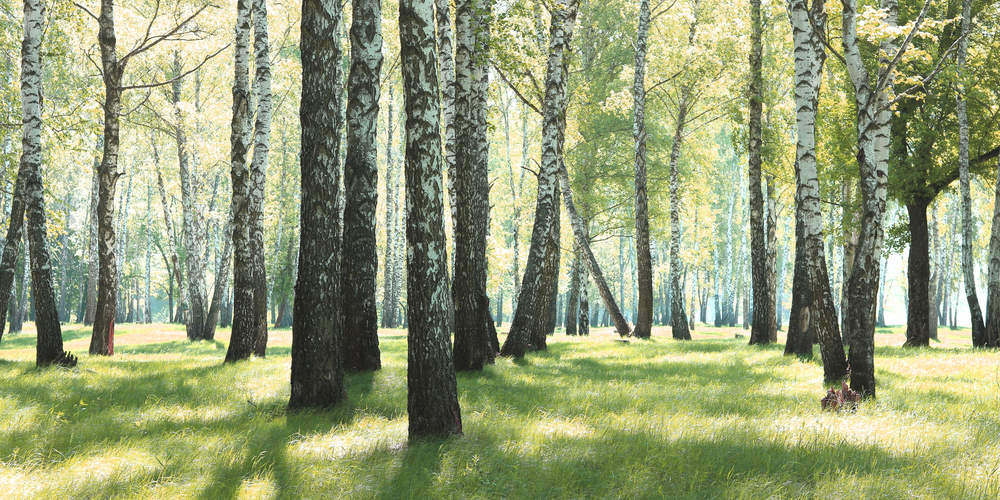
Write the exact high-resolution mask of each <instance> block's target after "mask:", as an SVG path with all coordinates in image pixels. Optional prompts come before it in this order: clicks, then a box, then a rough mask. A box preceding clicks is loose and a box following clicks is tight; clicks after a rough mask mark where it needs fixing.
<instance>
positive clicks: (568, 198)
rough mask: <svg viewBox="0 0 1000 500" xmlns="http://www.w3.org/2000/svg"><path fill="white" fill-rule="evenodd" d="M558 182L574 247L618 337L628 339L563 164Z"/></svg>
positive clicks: (629, 332)
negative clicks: (574, 199) (574, 201)
mask: <svg viewBox="0 0 1000 500" xmlns="http://www.w3.org/2000/svg"><path fill="white" fill-rule="evenodd" d="M559 180H560V183H561V185H562V195H563V203H565V204H566V211H567V212H569V219H570V222H572V225H573V236H574V237H575V240H576V246H577V248H578V249H580V250H581V251H582V252H583V256H582V259H583V262H584V263H585V264H586V265H587V270H588V272H589V274H590V276H591V277H593V278H594V284H595V285H596V286H597V293H598V294H600V296H601V300H602V301H603V302H604V307H605V308H606V309H607V311H608V312H609V313H610V314H611V320H612V321H613V322H614V324H615V330H616V331H617V332H618V335H619V336H620V337H628V336H629V335H630V334H631V331H630V330H631V329H630V328H629V325H628V321H626V320H625V316H624V315H623V314H622V312H621V309H619V308H618V303H617V302H615V296H614V292H612V290H611V287H609V286H608V282H607V281H605V279H604V273H603V272H601V266H600V265H599V264H598V263H597V258H596V257H594V252H592V251H591V249H590V234H589V231H588V229H587V225H586V223H585V222H584V220H583V218H582V217H580V214H579V213H578V212H577V211H576V204H575V203H573V192H572V190H570V186H569V175H568V174H567V172H566V165H565V164H560V168H559Z"/></svg>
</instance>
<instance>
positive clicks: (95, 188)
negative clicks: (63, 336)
mask: <svg viewBox="0 0 1000 500" xmlns="http://www.w3.org/2000/svg"><path fill="white" fill-rule="evenodd" d="M98 143H99V144H102V146H101V147H102V148H103V143H104V139H103V137H102V138H101V139H100V140H99V141H98ZM100 165H101V164H100V160H99V159H98V160H96V161H95V162H94V175H93V179H92V181H91V185H90V210H89V211H88V212H89V214H90V215H89V216H88V217H87V291H86V298H87V306H86V310H85V312H84V315H83V326H91V325H93V324H94V315H95V314H96V313H97V280H98V273H99V271H100V263H99V261H98V257H97V256H98V251H97V200H98V197H99V192H100V176H99V174H98V171H99V169H100Z"/></svg>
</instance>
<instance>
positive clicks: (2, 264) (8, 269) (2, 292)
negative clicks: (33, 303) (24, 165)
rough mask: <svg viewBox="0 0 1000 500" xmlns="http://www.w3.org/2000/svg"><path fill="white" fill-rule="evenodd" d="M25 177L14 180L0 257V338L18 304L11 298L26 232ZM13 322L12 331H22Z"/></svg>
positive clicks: (19, 176)
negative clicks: (22, 240)
mask: <svg viewBox="0 0 1000 500" xmlns="http://www.w3.org/2000/svg"><path fill="white" fill-rule="evenodd" d="M24 179H25V178H24V177H22V176H21V175H18V176H17V180H16V181H14V192H13V194H12V195H11V197H12V198H13V201H12V202H11V205H10V220H9V221H8V222H7V237H6V240H5V243H4V249H3V256H2V257H0V313H2V314H0V339H2V338H3V332H4V324H5V323H6V322H7V311H8V307H9V306H10V304H12V303H13V304H15V306H16V304H17V302H16V301H14V300H11V297H12V296H13V295H14V294H13V293H12V292H13V291H14V277H15V275H16V274H17V270H16V269H15V268H16V266H17V256H18V253H20V251H21V237H22V234H23V232H24V203H23V202H22V196H21V192H22V185H23V182H24ZM14 326H15V325H14V324H13V321H12V322H11V331H12V332H16V331H20V327H18V328H17V329H16V330H15V329H14Z"/></svg>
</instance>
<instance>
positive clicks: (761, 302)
mask: <svg viewBox="0 0 1000 500" xmlns="http://www.w3.org/2000/svg"><path fill="white" fill-rule="evenodd" d="M750 27H751V30H750V138H749V139H750V144H749V155H748V156H749V167H748V170H749V173H748V177H749V178H750V184H749V191H750V274H751V278H752V283H753V328H752V329H751V330H750V343H751V344H767V343H769V342H771V338H772V337H776V336H777V333H775V328H776V325H775V322H774V308H773V307H772V306H773V302H771V299H770V298H769V292H770V286H769V285H768V279H767V255H768V247H767V234H766V232H765V228H764V222H765V221H764V193H763V190H762V186H761V184H762V182H763V181H762V178H761V148H762V146H763V134H762V129H761V118H762V116H763V109H764V102H763V101H764V88H763V86H764V82H763V79H764V75H763V71H762V69H761V67H762V61H761V59H762V58H763V52H764V45H763V42H762V38H763V34H764V25H763V22H762V21H761V12H760V0H750Z"/></svg>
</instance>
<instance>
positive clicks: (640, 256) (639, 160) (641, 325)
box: [632, 0, 653, 339]
mask: <svg viewBox="0 0 1000 500" xmlns="http://www.w3.org/2000/svg"><path fill="white" fill-rule="evenodd" d="M649 17H650V13H649V0H640V1H639V27H638V31H637V33H636V43H635V75H634V78H633V80H632V101H633V103H634V105H633V108H632V137H633V140H634V142H635V248H636V261H637V262H636V268H637V272H636V276H635V279H636V286H637V287H638V295H639V300H638V302H639V303H638V308H637V317H636V319H635V331H634V332H633V334H634V335H635V336H636V337H638V338H641V339H648V338H649V337H650V335H652V328H653V264H652V256H651V255H650V251H649V206H648V205H649V202H648V200H647V193H646V83H645V76H646V41H647V39H648V34H649Z"/></svg>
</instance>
